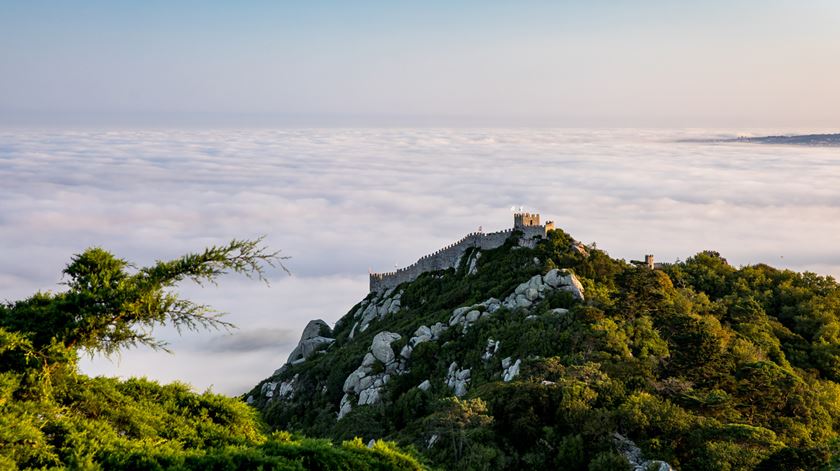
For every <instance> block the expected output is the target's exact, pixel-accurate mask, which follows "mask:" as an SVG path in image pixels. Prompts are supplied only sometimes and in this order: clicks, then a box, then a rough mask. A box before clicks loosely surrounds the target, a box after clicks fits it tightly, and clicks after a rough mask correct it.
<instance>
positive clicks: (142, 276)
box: [0, 240, 424, 470]
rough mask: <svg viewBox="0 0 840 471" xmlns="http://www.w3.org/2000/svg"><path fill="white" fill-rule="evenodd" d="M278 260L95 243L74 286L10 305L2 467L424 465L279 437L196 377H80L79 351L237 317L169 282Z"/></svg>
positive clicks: (356, 447)
mask: <svg viewBox="0 0 840 471" xmlns="http://www.w3.org/2000/svg"><path fill="white" fill-rule="evenodd" d="M277 259H278V257H276V254H272V253H268V252H266V251H265V249H264V248H261V247H260V246H259V240H257V241H233V242H231V243H230V244H229V245H227V246H224V247H212V248H210V249H207V250H205V251H204V252H202V253H200V254H190V255H186V256H184V257H181V258H179V259H177V260H173V261H170V262H157V263H156V264H155V265H153V266H152V267H148V268H142V269H139V270H133V269H132V267H131V265H130V264H129V263H128V262H126V261H124V260H122V259H118V258H116V257H114V256H112V255H111V254H109V253H108V252H106V251H104V250H102V249H89V250H87V251H85V252H84V253H82V254H81V255H78V256H76V257H74V258H73V261H72V263H71V264H70V265H68V267H67V269H66V270H65V272H64V273H65V275H67V276H68V278H69V281H68V282H67V286H68V289H67V291H65V292H61V293H55V294H53V293H37V294H35V295H34V296H32V297H31V298H29V299H26V300H23V301H19V302H12V303H7V304H5V305H2V306H0V469H4V470H5V469H9V470H14V469H90V470H94V469H137V470H159V469H160V470H162V469H183V470H186V469H201V470H204V469H217V470H238V469H272V470H306V469H319V470H404V469H413V470H419V469H423V468H424V466H423V465H422V463H420V462H419V461H417V460H416V459H415V458H414V457H413V456H412V455H410V454H408V453H406V452H403V451H400V450H399V449H397V448H396V446H395V445H394V444H393V443H389V442H383V441H378V442H376V443H375V444H374V445H373V446H372V447H370V448H368V447H367V446H365V445H364V444H362V442H361V441H359V440H358V439H357V440H350V441H347V442H344V443H341V444H335V443H333V442H331V441H329V440H323V439H321V440H314V439H308V438H304V437H301V436H292V435H291V434H289V433H287V432H274V433H269V432H268V427H266V425H265V423H264V422H263V421H262V419H261V418H260V417H259V415H258V413H257V411H256V410H255V409H253V408H251V407H250V406H248V405H246V404H245V403H244V402H242V401H240V400H238V399H233V398H228V397H224V396H220V395H217V394H213V393H211V392H205V393H202V394H196V393H194V392H192V391H191V390H190V388H189V386H187V385H184V384H179V383H175V384H170V385H165V386H162V385H160V384H158V383H156V382H153V381H149V380H145V379H129V380H125V381H121V380H117V379H112V378H102V377H99V378H89V377H86V376H84V375H81V374H78V372H77V370H76V360H77V358H78V350H85V351H102V352H105V353H106V354H108V353H115V352H117V351H119V349H121V348H124V347H127V346H132V345H138V344H141V345H148V346H151V347H162V346H163V344H161V343H160V342H159V341H157V340H155V339H154V338H152V337H151V336H150V335H149V334H148V333H147V330H146V329H147V328H149V327H152V326H155V325H163V324H173V325H175V326H176V327H179V328H187V329H196V328H201V327H219V326H226V325H228V324H226V323H224V322H222V321H221V320H219V319H218V315H217V314H216V313H213V312H212V311H211V310H210V309H209V308H208V307H206V306H200V305H196V304H193V303H192V302H191V301H189V300H186V299H182V298H180V297H178V295H177V294H176V293H173V292H170V291H168V289H169V288H171V287H172V286H174V284H175V283H177V282H179V281H181V280H183V279H185V278H189V279H192V280H194V281H197V282H202V281H210V282H213V281H214V280H215V279H216V278H217V277H218V276H220V275H222V274H224V273H225V272H227V271H235V272H241V273H244V274H246V275H253V276H256V277H258V278H262V277H263V265H262V264H263V263H269V264H270V263H273V262H275V261H277Z"/></svg>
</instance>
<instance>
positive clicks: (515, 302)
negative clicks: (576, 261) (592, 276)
mask: <svg viewBox="0 0 840 471" xmlns="http://www.w3.org/2000/svg"><path fill="white" fill-rule="evenodd" d="M554 290H561V291H567V292H569V293H571V294H572V297H574V298H575V299H577V300H580V301H583V300H584V297H583V285H582V284H581V283H580V280H578V279H577V277H576V276H575V275H574V273H572V272H571V271H569V270H560V269H557V268H555V269H554V270H551V271H549V272H548V273H546V274H545V275H542V276H541V275H534V276H533V277H531V279H530V280H528V281H526V282H524V283H521V284H520V285H519V286H517V287H516V289H515V290H514V291H513V293H511V294H510V296H508V297H507V298H505V300H504V302H503V303H502V305H503V306H504V307H506V308H508V309H519V308H528V307H531V306H532V305H533V304H534V303H536V302H538V301H540V300H541V299H542V298H544V297H545V295H546V294H547V293H548V292H551V291H554Z"/></svg>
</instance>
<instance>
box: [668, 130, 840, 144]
mask: <svg viewBox="0 0 840 471" xmlns="http://www.w3.org/2000/svg"><path fill="white" fill-rule="evenodd" d="M680 142H695V143H697V142H705V143H713V144H715V143H721V144H723V143H733V142H734V143H739V142H740V143H747V144H772V145H791V146H808V147H840V133H838V134H800V135H790V136H781V135H780V136H757V137H746V136H738V137H734V138H720V139H687V140H682V141H680Z"/></svg>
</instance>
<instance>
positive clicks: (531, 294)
mask: <svg viewBox="0 0 840 471" xmlns="http://www.w3.org/2000/svg"><path fill="white" fill-rule="evenodd" d="M525 297H526V298H528V301H536V300H537V298H539V297H540V292H539V291H538V290H537V289H535V288H528V289H526V290H525Z"/></svg>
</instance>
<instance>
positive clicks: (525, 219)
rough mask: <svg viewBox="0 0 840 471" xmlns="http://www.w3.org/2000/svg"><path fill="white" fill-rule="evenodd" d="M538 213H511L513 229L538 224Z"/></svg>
mask: <svg viewBox="0 0 840 471" xmlns="http://www.w3.org/2000/svg"><path fill="white" fill-rule="evenodd" d="M539 225H540V215H539V214H537V213H534V214H531V213H516V214H514V215H513V227H514V229H521V228H523V227H531V226H539Z"/></svg>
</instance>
